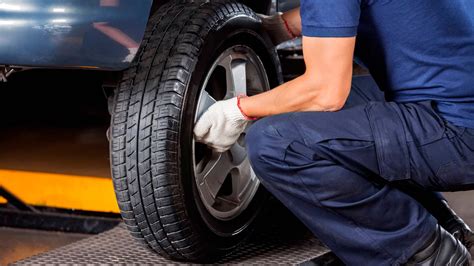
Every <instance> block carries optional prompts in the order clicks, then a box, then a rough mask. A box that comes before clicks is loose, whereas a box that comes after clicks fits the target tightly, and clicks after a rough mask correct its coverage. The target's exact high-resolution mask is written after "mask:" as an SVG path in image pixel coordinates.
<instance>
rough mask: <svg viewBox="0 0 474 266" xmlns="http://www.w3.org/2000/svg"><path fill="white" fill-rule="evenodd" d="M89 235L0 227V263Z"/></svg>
mask: <svg viewBox="0 0 474 266" xmlns="http://www.w3.org/2000/svg"><path fill="white" fill-rule="evenodd" d="M87 236H88V235H82V234H71V233H68V234H65V233H59V232H47V231H38V230H27V229H14V228H6V227H0V265H8V264H9V263H12V262H15V261H18V260H20V259H23V258H27V257H31V256H33V255H36V254H39V253H43V252H45V251H48V250H51V249H54V248H58V247H61V246H64V245H67V244H70V243H73V242H75V241H78V240H81V239H83V238H85V237H87Z"/></svg>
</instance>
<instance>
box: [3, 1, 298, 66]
mask: <svg viewBox="0 0 474 266" xmlns="http://www.w3.org/2000/svg"><path fill="white" fill-rule="evenodd" d="M165 2H167V1H161V0H155V1H153V0H81V1H77V0H3V1H1V2H0V36H2V37H1V39H0V64H1V65H7V66H21V67H43V68H83V69H101V70H123V69H125V68H127V67H128V66H129V65H130V62H131V61H132V60H133V58H134V56H135V54H136V53H137V50H138V47H139V46H140V43H141V41H142V38H143V35H144V32H145V29H146V25H147V22H148V19H149V16H150V13H152V12H153V11H154V10H156V9H157V8H158V7H159V6H161V5H162V4H164V3H165ZM241 2H243V3H245V4H247V5H248V6H250V7H252V9H253V10H254V11H256V12H261V13H268V12H269V11H270V7H271V6H272V4H273V7H274V8H275V7H277V8H278V9H279V10H286V9H289V8H291V7H294V6H296V5H298V3H299V1H294V0H279V1H271V0H265V1H248V0H247V1H241Z"/></svg>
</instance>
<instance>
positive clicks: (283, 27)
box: [257, 13, 296, 46]
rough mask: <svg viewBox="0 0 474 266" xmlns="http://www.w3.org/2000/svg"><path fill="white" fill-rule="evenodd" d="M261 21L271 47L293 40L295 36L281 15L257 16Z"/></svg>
mask: <svg viewBox="0 0 474 266" xmlns="http://www.w3.org/2000/svg"><path fill="white" fill-rule="evenodd" d="M257 15H258V16H259V17H260V19H261V20H262V24H263V28H264V29H265V31H266V32H267V33H268V35H269V36H270V39H271V40H272V42H273V45H275V46H276V45H279V44H280V43H282V42H286V41H289V40H291V39H294V38H295V37H296V36H295V34H293V33H292V32H291V31H290V29H289V28H288V24H287V23H286V22H285V20H284V19H283V17H282V13H276V14H275V15H272V16H266V15H262V14H257Z"/></svg>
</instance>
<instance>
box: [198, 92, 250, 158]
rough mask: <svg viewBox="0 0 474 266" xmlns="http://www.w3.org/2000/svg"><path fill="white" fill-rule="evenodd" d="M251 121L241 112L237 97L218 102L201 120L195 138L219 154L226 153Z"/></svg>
mask: <svg viewBox="0 0 474 266" xmlns="http://www.w3.org/2000/svg"><path fill="white" fill-rule="evenodd" d="M250 121H251V120H249V119H247V118H246V117H245V115H244V114H242V112H241V111H240V109H239V107H238V105H237V97H234V98H231V99H228V100H223V101H218V102H216V103H214V104H213V105H211V107H209V109H207V111H206V112H205V113H204V114H203V115H202V116H201V118H199V120H198V122H197V123H196V125H195V127H194V136H195V138H196V141H198V142H202V143H204V144H206V145H208V146H210V147H211V148H213V149H215V150H216V151H217V152H225V151H227V150H228V149H230V147H232V145H234V143H235V142H237V140H238V139H239V137H240V135H241V134H242V132H244V130H245V128H246V127H247V124H248V123H249V122H250Z"/></svg>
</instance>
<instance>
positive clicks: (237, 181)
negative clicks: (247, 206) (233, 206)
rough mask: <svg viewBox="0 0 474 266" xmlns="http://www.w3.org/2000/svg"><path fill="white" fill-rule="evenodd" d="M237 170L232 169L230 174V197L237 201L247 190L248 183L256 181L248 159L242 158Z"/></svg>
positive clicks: (239, 200)
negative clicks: (232, 171)
mask: <svg viewBox="0 0 474 266" xmlns="http://www.w3.org/2000/svg"><path fill="white" fill-rule="evenodd" d="M237 169H238V171H234V173H235V174H234V173H233V175H232V194H231V195H230V198H231V199H232V200H233V201H235V202H237V203H239V202H241V201H242V200H243V199H244V198H245V195H246V194H247V193H248V192H249V191H247V190H248V189H249V184H253V183H254V182H258V180H257V178H256V176H255V173H254V172H253V170H252V167H251V166H250V162H249V160H248V159H246V160H244V161H243V162H242V163H241V164H240V165H239V166H238V167H237Z"/></svg>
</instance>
